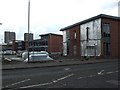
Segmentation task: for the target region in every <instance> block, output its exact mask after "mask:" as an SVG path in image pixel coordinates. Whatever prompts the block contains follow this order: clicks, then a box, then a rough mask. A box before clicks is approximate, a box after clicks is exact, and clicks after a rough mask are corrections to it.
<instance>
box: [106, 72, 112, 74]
mask: <svg viewBox="0 0 120 90" xmlns="http://www.w3.org/2000/svg"><path fill="white" fill-rule="evenodd" d="M111 73H114V72H106V74H111Z"/></svg>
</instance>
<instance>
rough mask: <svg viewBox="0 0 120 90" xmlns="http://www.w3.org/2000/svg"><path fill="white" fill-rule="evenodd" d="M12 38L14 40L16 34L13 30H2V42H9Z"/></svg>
mask: <svg viewBox="0 0 120 90" xmlns="http://www.w3.org/2000/svg"><path fill="white" fill-rule="evenodd" d="M13 40H16V34H15V32H10V31H5V32H4V42H5V43H7V44H8V43H9V42H11V41H13Z"/></svg>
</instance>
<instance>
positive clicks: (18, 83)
mask: <svg viewBox="0 0 120 90" xmlns="http://www.w3.org/2000/svg"><path fill="white" fill-rule="evenodd" d="M29 80H31V79H25V80H22V81H20V82H16V83H13V84H10V85H7V86H5V87H3V88H8V87H10V86H14V85H17V84H20V83H24V82H26V81H29Z"/></svg>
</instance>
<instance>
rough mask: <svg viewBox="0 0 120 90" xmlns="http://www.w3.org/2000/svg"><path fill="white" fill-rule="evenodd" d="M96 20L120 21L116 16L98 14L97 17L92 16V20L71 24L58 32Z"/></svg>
mask: <svg viewBox="0 0 120 90" xmlns="http://www.w3.org/2000/svg"><path fill="white" fill-rule="evenodd" d="M98 18H108V19H114V20H120V17H117V16H110V15H105V14H99V15H97V16H94V17H92V18H89V19H86V20H84V21H81V22H78V23H75V24H73V25H70V26H67V27H64V28H62V29H60V31H64V30H66V29H69V28H71V27H74V26H77V25H81V24H84V23H87V22H90V21H92V20H95V19H98Z"/></svg>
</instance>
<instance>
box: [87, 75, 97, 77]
mask: <svg viewBox="0 0 120 90" xmlns="http://www.w3.org/2000/svg"><path fill="white" fill-rule="evenodd" d="M95 76H96V75H90V76H88V77H95Z"/></svg>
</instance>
